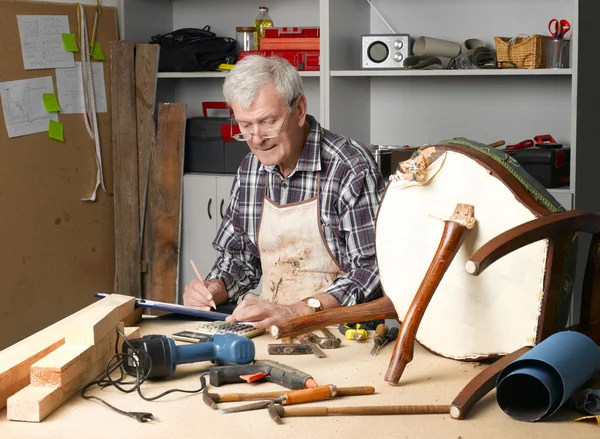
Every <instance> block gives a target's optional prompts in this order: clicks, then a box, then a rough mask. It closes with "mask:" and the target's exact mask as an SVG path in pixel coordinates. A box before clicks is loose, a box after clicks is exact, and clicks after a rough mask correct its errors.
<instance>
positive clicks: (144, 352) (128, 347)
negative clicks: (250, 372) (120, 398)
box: [122, 334, 254, 378]
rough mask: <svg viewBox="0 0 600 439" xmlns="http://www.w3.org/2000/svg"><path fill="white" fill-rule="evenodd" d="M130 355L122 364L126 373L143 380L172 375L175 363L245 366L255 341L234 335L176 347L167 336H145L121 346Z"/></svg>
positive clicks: (252, 351)
mask: <svg viewBox="0 0 600 439" xmlns="http://www.w3.org/2000/svg"><path fill="white" fill-rule="evenodd" d="M122 351H123V353H124V354H127V355H129V357H128V358H127V360H126V361H125V362H124V363H123V367H124V369H125V371H126V372H127V373H128V374H130V375H133V376H136V375H137V374H138V373H139V375H140V376H145V375H146V374H147V376H146V378H166V377H169V376H171V375H173V374H174V373H175V368H176V367H177V365H178V364H184V363H195V362H197V361H212V362H214V363H216V364H218V365H227V364H248V363H252V361H254V342H253V341H252V340H250V339H249V338H248V337H243V336H240V335H235V334H214V335H211V336H210V338H208V339H207V340H206V341H203V342H201V343H197V344H191V345H180V346H178V345H176V344H175V341H174V340H173V339H172V338H169V337H167V336H166V335H145V336H144V337H142V338H135V339H132V340H128V341H126V342H124V343H123V348H122Z"/></svg>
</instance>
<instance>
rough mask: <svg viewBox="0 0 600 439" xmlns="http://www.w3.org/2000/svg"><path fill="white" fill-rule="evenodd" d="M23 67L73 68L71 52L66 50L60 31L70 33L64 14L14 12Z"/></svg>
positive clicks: (26, 68) (73, 61)
mask: <svg viewBox="0 0 600 439" xmlns="http://www.w3.org/2000/svg"><path fill="white" fill-rule="evenodd" d="M17 22H18V24H19V35H20V37H21V51H22V53H23V65H24V67H25V70H30V69H48V68H56V67H73V66H74V65H75V60H74V59H73V54H72V53H71V52H68V51H67V50H65V48H64V46H63V42H62V37H61V35H62V34H69V33H70V32H71V31H70V29H69V17H67V16H66V15H17Z"/></svg>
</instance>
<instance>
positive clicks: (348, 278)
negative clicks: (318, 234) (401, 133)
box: [207, 115, 385, 305]
mask: <svg viewBox="0 0 600 439" xmlns="http://www.w3.org/2000/svg"><path fill="white" fill-rule="evenodd" d="M307 121H308V122H309V123H310V132H309V135H308V139H307V141H306V144H305V145H304V150H303V152H302V155H301V156H300V159H299V160H298V163H297V165H296V169H295V170H294V171H292V173H291V174H290V175H289V176H288V177H287V178H283V176H282V175H281V173H280V172H279V169H278V167H266V166H262V165H261V163H260V161H259V160H258V159H257V158H256V157H255V156H254V155H253V154H252V153H249V154H248V155H247V156H246V158H245V159H244V160H243V161H242V163H241V165H240V168H239V169H238V173H237V175H236V178H235V180H234V183H233V186H232V190H231V201H230V203H229V207H228V209H227V213H226V214H225V217H224V219H223V222H222V224H221V227H220V229H219V231H218V233H217V237H216V238H215V241H214V242H213V247H214V248H215V249H217V250H218V251H219V257H218V258H217V261H216V263H215V265H214V267H213V269H212V271H211V273H210V274H209V275H208V276H207V278H208V279H215V278H220V279H222V280H223V281H224V282H225V285H226V286H227V291H228V294H229V300H230V302H237V301H238V300H239V299H241V298H242V297H243V296H244V294H245V293H247V292H248V291H249V290H252V289H253V288H255V287H256V286H257V285H258V283H259V281H260V277H261V274H262V271H261V266H260V255H259V251H258V248H257V246H256V242H257V234H258V227H259V223H260V214H261V211H262V203H263V194H265V185H268V187H267V188H266V194H267V195H268V196H269V197H270V198H272V199H273V201H275V203H277V204H282V205H283V204H288V203H296V202H299V201H304V200H307V199H310V198H312V197H315V196H316V195H317V187H316V185H317V182H318V175H319V173H320V175H321V178H320V182H321V196H320V209H321V226H322V229H323V234H324V236H325V239H326V241H327V244H328V246H329V248H330V250H331V253H332V255H333V256H334V257H335V258H336V259H337V261H338V262H339V263H340V265H341V266H342V267H343V268H344V271H345V272H346V274H345V275H343V276H341V277H339V278H338V279H336V280H335V281H334V282H333V284H332V285H331V286H330V287H329V289H328V290H327V292H328V293H329V294H331V295H333V296H334V297H335V298H336V299H337V300H338V302H339V303H340V304H341V305H354V304H357V303H362V302H364V301H366V300H372V299H373V298H374V297H375V296H376V295H379V294H381V293H380V287H379V270H378V268H377V263H376V259H375V217H376V214H377V207H378V205H379V202H380V201H381V197H382V196H383V192H384V188H385V185H384V181H383V177H382V176H381V173H380V172H379V169H378V167H377V165H376V163H375V160H374V159H373V156H372V155H371V153H370V151H369V150H368V149H367V148H366V147H365V146H364V145H361V144H360V143H358V142H356V141H354V140H351V139H348V138H347V137H342V136H339V135H337V134H334V133H332V132H330V131H328V130H326V129H324V128H322V127H321V125H320V124H319V123H318V122H317V121H316V120H315V119H314V118H313V117H312V116H310V115H309V116H307ZM263 233H265V231H263ZM266 233H268V231H266ZM310 294H314V293H313V292H312V291H309V292H307V296H308V295H310Z"/></svg>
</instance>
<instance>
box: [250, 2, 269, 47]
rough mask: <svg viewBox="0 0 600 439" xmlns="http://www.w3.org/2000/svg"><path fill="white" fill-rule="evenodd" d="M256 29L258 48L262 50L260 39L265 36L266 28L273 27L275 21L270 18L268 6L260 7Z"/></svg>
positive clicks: (255, 24)
mask: <svg viewBox="0 0 600 439" xmlns="http://www.w3.org/2000/svg"><path fill="white" fill-rule="evenodd" d="M254 27H255V28H256V38H255V40H256V47H257V48H258V50H260V39H261V38H262V37H264V36H265V27H273V20H271V17H269V10H268V9H267V7H266V6H259V7H258V15H257V16H256V19H255V20H254Z"/></svg>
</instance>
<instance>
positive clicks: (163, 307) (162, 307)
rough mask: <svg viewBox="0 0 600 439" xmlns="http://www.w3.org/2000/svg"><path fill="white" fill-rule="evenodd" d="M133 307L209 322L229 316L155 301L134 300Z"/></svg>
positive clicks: (101, 295)
mask: <svg viewBox="0 0 600 439" xmlns="http://www.w3.org/2000/svg"><path fill="white" fill-rule="evenodd" d="M108 296H110V294H106V293H95V294H94V297H98V298H101V299H103V298H105V297H108ZM135 306H141V307H143V308H148V309H156V310H159V311H167V312H171V313H174V314H182V315H186V316H192V317H201V318H203V319H209V320H225V319H226V318H227V316H229V314H225V313H222V312H215V311H204V310H201V309H197V308H190V307H188V306H183V305H177V304H175V303H166V302H158V301H155V300H147V299H138V298H137V297H136V298H135Z"/></svg>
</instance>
